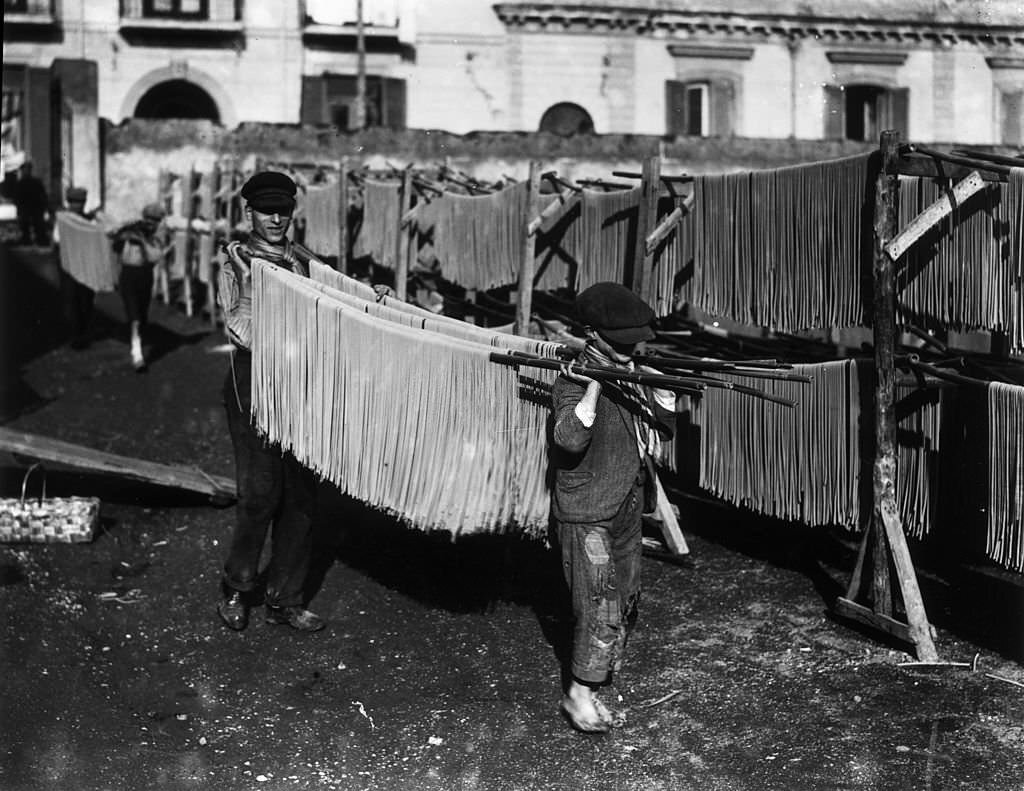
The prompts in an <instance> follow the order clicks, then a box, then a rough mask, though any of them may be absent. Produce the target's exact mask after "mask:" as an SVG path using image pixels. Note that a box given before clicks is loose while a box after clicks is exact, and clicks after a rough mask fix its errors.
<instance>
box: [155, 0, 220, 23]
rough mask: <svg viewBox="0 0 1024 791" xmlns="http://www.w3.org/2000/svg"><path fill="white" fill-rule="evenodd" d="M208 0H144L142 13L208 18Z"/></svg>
mask: <svg viewBox="0 0 1024 791" xmlns="http://www.w3.org/2000/svg"><path fill="white" fill-rule="evenodd" d="M207 3H208V0H143V2H142V13H143V16H147V17H169V18H183V19H206V18H207V16H208V15H209V14H208V7H207Z"/></svg>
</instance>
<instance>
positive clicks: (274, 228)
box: [246, 206, 292, 244]
mask: <svg viewBox="0 0 1024 791" xmlns="http://www.w3.org/2000/svg"><path fill="white" fill-rule="evenodd" d="M246 212H248V214H249V224H250V225H251V226H252V232H253V233H254V234H256V236H259V237H260V238H262V239H264V240H266V241H268V242H270V243H271V244H279V243H280V242H281V241H282V240H283V239H284V235H285V234H286V233H287V232H288V226H289V225H291V222H292V213H291V212H290V211H288V212H283V211H274V212H263V211H260V210H259V209H254V208H253V207H252V206H248V207H246Z"/></svg>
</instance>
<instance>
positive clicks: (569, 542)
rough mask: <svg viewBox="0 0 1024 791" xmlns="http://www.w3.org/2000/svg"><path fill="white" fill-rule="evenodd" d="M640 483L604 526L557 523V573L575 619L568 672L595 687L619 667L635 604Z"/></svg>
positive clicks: (639, 553)
mask: <svg viewBox="0 0 1024 791" xmlns="http://www.w3.org/2000/svg"><path fill="white" fill-rule="evenodd" d="M642 514H643V482H642V479H640V478H638V481H637V482H636V483H635V484H634V485H633V487H632V488H631V489H630V491H629V494H627V495H626V499H625V500H624V501H623V503H622V506H621V507H620V508H619V511H618V513H616V514H615V516H613V517H612V518H611V519H610V520H608V521H605V522H594V523H588V524H571V523H559V524H558V526H557V527H558V542H559V544H560V546H561V551H562V570H563V573H564V574H565V581H566V584H567V585H568V586H569V594H570V596H571V598H572V610H573V616H574V617H575V627H574V630H573V646H572V674H573V676H574V677H575V678H576V679H578V680H579V681H582V682H585V683H590V684H600V683H603V682H605V681H607V680H608V679H609V678H610V676H611V674H612V673H614V672H615V671H617V670H619V669H620V667H621V665H622V658H623V654H624V653H625V650H626V642H627V639H628V637H629V632H630V631H631V630H632V628H633V625H634V624H635V623H636V617H637V608H638V605H639V603H640V562H641V558H642V549H643V544H642V538H643V537H642V533H641V516H642Z"/></svg>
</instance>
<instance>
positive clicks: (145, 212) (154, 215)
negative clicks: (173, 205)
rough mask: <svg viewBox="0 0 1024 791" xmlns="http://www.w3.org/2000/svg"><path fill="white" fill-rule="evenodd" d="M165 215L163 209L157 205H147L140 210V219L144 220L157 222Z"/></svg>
mask: <svg viewBox="0 0 1024 791" xmlns="http://www.w3.org/2000/svg"><path fill="white" fill-rule="evenodd" d="M166 215H167V212H166V211H164V207H163V206H161V205H160V204H159V203H147V204H146V205H145V207H143V209H142V218H143V219H144V220H154V221H156V222H159V221H160V220H162V219H163V218H164V217H165V216H166Z"/></svg>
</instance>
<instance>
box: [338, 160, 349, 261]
mask: <svg viewBox="0 0 1024 791" xmlns="http://www.w3.org/2000/svg"><path fill="white" fill-rule="evenodd" d="M338 271H339V272H342V273H344V274H348V157H342V158H341V162H339V163H338Z"/></svg>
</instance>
